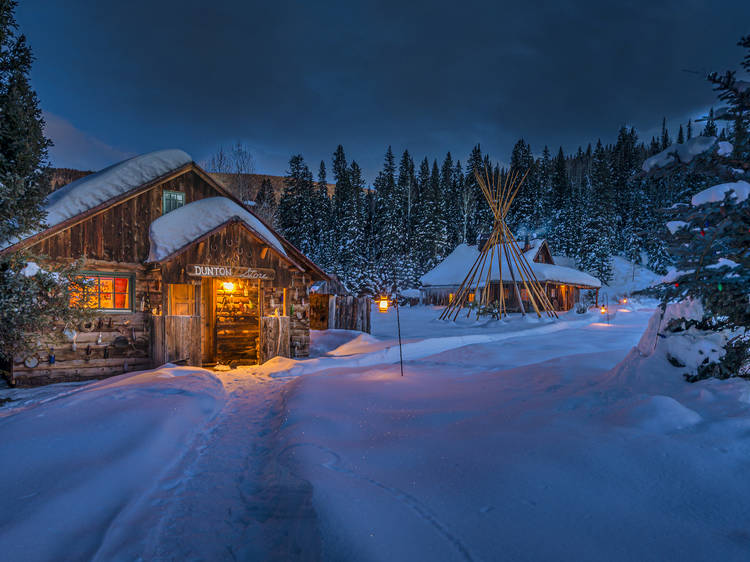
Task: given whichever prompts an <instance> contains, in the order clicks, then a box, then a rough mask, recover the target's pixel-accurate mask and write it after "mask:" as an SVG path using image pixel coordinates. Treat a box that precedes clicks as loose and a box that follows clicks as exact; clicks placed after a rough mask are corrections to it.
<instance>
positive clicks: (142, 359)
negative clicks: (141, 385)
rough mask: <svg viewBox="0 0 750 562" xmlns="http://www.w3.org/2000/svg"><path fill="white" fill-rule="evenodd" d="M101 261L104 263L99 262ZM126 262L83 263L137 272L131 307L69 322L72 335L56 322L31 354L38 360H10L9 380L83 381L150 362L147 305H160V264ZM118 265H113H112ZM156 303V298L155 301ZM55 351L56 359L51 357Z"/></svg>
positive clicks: (24, 383) (20, 382)
mask: <svg viewBox="0 0 750 562" xmlns="http://www.w3.org/2000/svg"><path fill="white" fill-rule="evenodd" d="M103 265H104V267H103ZM124 265H125V266H126V265H127V264H101V263H93V262H92V263H88V262H87V263H86V270H87V271H106V272H109V273H111V272H113V271H117V272H118V273H130V274H133V275H134V276H135V283H134V290H133V297H134V298H133V305H134V310H135V311H134V312H102V313H100V314H97V315H96V317H95V318H94V319H93V321H91V322H89V323H86V324H85V325H80V326H68V327H67V328H68V332H69V334H73V333H75V337H74V338H73V339H70V338H68V337H66V336H65V335H64V334H63V331H64V330H65V328H66V326H65V325H63V324H58V325H57V326H56V327H55V330H54V333H53V334H52V336H51V337H48V338H42V339H40V344H41V345H40V346H39V347H38V349H37V350H36V352H35V353H33V354H31V355H32V356H33V357H34V358H36V360H37V361H38V365H37V366H36V367H34V368H30V367H28V366H27V365H26V364H25V363H24V360H25V359H26V358H27V356H18V357H15V358H14V361H13V372H12V377H11V382H12V383H13V384H15V385H17V386H30V385H34V386H36V385H40V384H49V383H55V382H70V381H82V380H88V379H93V378H101V377H105V376H111V375H118V374H121V373H127V372H129V371H135V370H139V369H148V368H150V367H151V366H152V359H151V357H152V349H151V347H152V330H153V326H152V321H151V314H150V310H149V308H150V306H153V308H154V309H158V310H160V308H161V304H160V302H161V279H160V275H159V272H158V270H150V271H149V270H147V269H146V268H144V267H142V266H131V267H129V268H127V269H126V268H125V267H124ZM116 266H117V269H116ZM154 303H159V304H154ZM52 355H54V362H51V361H50V358H51V356H52Z"/></svg>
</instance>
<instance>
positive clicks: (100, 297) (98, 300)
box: [70, 273, 133, 311]
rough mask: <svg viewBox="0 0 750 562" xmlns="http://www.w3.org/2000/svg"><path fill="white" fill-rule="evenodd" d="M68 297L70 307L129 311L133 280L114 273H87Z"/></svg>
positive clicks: (128, 276)
mask: <svg viewBox="0 0 750 562" xmlns="http://www.w3.org/2000/svg"><path fill="white" fill-rule="evenodd" d="M81 280H82V281H83V283H82V285H83V286H82V287H81V288H80V289H77V290H74V291H72V292H71V295H70V304H71V306H82V307H84V308H94V309H98V310H127V311H129V310H131V309H132V304H131V301H132V295H131V293H132V288H133V278H132V276H130V275H122V274H115V273H96V274H91V273H87V274H86V275H85V276H84V277H83V278H82V279H81Z"/></svg>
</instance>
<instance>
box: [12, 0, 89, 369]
mask: <svg viewBox="0 0 750 562" xmlns="http://www.w3.org/2000/svg"><path fill="white" fill-rule="evenodd" d="M15 7H16V2H14V1H5V2H1V3H0V208H1V209H2V214H0V247H4V246H6V245H8V244H10V243H13V242H14V241H16V240H18V239H20V238H23V237H24V236H26V235H28V234H30V233H32V232H34V231H36V230H38V229H40V228H42V227H43V226H44V220H45V218H46V216H45V215H46V212H45V209H44V199H45V196H46V195H47V193H48V191H49V185H48V181H47V180H48V178H47V174H46V171H47V149H48V147H49V146H50V145H51V142H50V141H49V140H48V139H47V138H46V137H45V136H44V121H43V119H42V112H41V109H40V108H39V100H38V98H37V96H36V93H35V92H34V90H33V89H32V88H31V85H30V83H29V73H30V70H31V65H32V62H33V55H32V53H31V49H30V47H29V46H28V44H27V43H26V38H25V37H24V36H23V35H22V34H20V33H19V32H18V27H17V24H16V20H15V16H14V10H15ZM35 260H36V258H35V256H33V255H31V254H30V253H28V252H24V251H17V252H12V253H6V254H5V255H3V256H2V257H0V370H2V368H3V367H2V365H3V364H7V363H8V362H10V361H11V360H12V358H13V357H14V356H16V355H19V354H23V353H26V352H29V351H32V350H36V347H37V341H36V336H32V334H50V336H49V337H50V338H53V335H54V334H55V333H58V334H59V333H60V332H59V331H57V332H56V331H55V330H54V329H53V326H55V324H58V323H66V322H71V323H73V324H76V323H77V322H78V321H79V320H81V319H83V318H85V317H86V316H87V315H88V313H87V312H86V311H84V310H81V309H77V308H72V307H71V306H70V298H71V294H73V293H74V292H76V291H80V290H81V289H82V288H83V287H82V284H81V282H80V281H79V277H78V270H77V264H73V265H71V266H52V265H50V266H47V267H46V268H44V269H40V268H34V267H27V263H29V262H33V261H35ZM35 269H38V271H35Z"/></svg>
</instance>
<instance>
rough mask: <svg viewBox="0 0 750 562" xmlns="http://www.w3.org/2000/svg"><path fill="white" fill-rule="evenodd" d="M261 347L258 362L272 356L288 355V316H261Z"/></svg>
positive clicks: (263, 361)
mask: <svg viewBox="0 0 750 562" xmlns="http://www.w3.org/2000/svg"><path fill="white" fill-rule="evenodd" d="M260 325H261V338H260V341H261V348H260V353H259V356H258V362H259V363H265V362H266V361H268V360H269V359H273V358H274V357H289V356H290V353H291V352H290V349H289V342H290V339H289V317H288V316H264V317H263V318H261V323H260Z"/></svg>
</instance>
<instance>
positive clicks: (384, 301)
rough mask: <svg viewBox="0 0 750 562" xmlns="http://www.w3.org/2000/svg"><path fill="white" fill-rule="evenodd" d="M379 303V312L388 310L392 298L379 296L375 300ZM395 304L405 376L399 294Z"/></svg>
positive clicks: (401, 360) (402, 370)
mask: <svg viewBox="0 0 750 562" xmlns="http://www.w3.org/2000/svg"><path fill="white" fill-rule="evenodd" d="M375 302H376V303H378V312H383V313H386V312H388V307H389V306H390V304H391V299H389V298H388V297H386V296H381V297H378V298H377V299H376V301H375ZM393 306H394V307H395V308H396V326H397V327H398V359H399V364H400V365H401V376H402V377H403V376H404V352H403V349H402V346H401V316H400V315H399V313H398V294H397V295H396V297H395V298H394V299H393Z"/></svg>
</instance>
